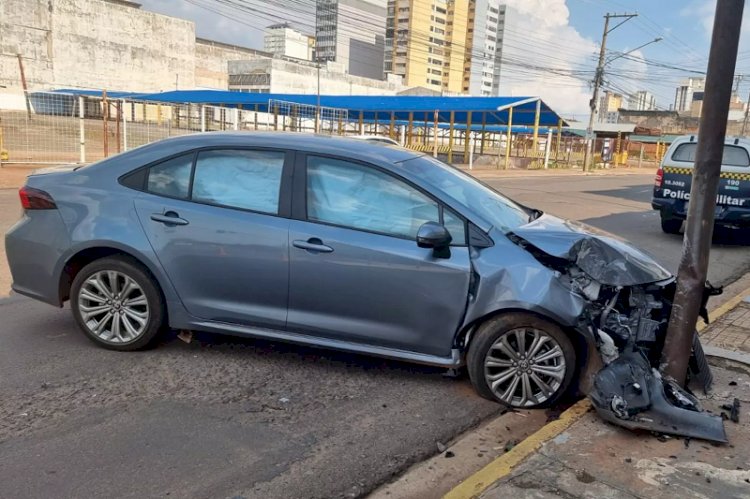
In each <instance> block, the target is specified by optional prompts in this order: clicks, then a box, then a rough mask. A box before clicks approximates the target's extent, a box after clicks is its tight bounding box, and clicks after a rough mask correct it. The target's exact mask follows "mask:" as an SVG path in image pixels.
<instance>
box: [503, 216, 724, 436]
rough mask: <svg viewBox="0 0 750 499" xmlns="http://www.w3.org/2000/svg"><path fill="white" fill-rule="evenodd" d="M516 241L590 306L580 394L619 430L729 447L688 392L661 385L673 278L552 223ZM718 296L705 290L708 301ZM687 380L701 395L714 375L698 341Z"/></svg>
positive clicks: (716, 422) (537, 224)
mask: <svg viewBox="0 0 750 499" xmlns="http://www.w3.org/2000/svg"><path fill="white" fill-rule="evenodd" d="M511 240H512V241H513V242H514V243H516V244H517V245H519V246H521V247H523V248H524V249H526V250H527V251H528V252H530V253H531V254H532V255H533V256H534V257H535V258H536V259H537V260H538V261H539V262H541V263H542V264H544V265H545V266H547V267H548V268H551V269H553V270H555V271H557V276H558V279H559V280H560V282H561V283H563V285H564V286H566V287H567V288H568V289H570V291H571V292H572V293H575V294H577V295H579V296H582V297H585V299H586V303H587V306H586V307H585V308H584V311H583V312H582V313H581V315H580V316H579V318H578V321H579V322H578V325H577V326H575V329H576V330H577V331H578V332H579V333H580V334H581V336H582V337H583V338H584V340H585V344H586V350H587V352H586V353H587V355H586V357H585V358H586V362H585V364H584V365H583V366H582V367H581V372H580V376H579V390H580V391H581V392H582V393H583V394H585V395H588V396H589V398H590V399H591V401H592V402H593V405H594V407H595V408H596V410H597V413H598V414H599V415H600V416H601V417H602V418H603V419H605V420H607V421H610V422H612V423H614V424H617V425H620V426H623V427H626V428H631V429H644V430H648V431H654V432H660V433H670V434H676V435H684V436H688V437H695V438H703V439H707V440H712V441H717V442H726V434H725V432H724V426H723V421H722V419H721V418H720V417H718V416H713V415H711V414H708V413H706V412H704V411H703V410H702V409H701V407H700V404H699V403H698V401H697V400H696V399H695V397H693V396H692V395H691V393H690V392H689V391H687V390H685V389H683V388H681V387H680V386H679V385H678V384H676V383H674V382H672V381H671V380H667V379H665V378H663V377H662V376H661V375H660V373H659V371H658V366H659V363H660V361H661V355H662V350H663V347H664V340H665V337H666V331H667V324H668V322H669V319H670V314H671V310H672V301H673V298H674V293H675V279H674V277H673V276H672V275H671V274H670V273H669V272H668V271H666V270H665V269H664V268H663V267H661V266H660V265H659V264H658V263H657V262H656V261H654V260H653V259H652V258H651V257H649V256H648V255H646V254H645V253H643V252H641V251H640V250H637V249H635V248H633V247H632V246H630V245H629V244H627V243H625V242H623V241H620V240H617V239H615V238H612V237H609V236H606V235H600V234H595V233H592V232H587V231H586V230H585V229H582V228H581V227H579V226H577V225H574V224H571V223H570V222H563V221H560V220H559V219H555V218H554V217H541V218H540V219H539V220H538V221H534V222H532V223H531V224H529V225H527V226H524V227H523V228H521V229H519V230H516V231H514V233H513V234H512V235H511ZM719 293H721V289H717V288H713V287H711V286H710V285H707V286H706V288H705V289H704V292H703V301H702V310H701V311H700V315H701V316H702V317H704V319H707V313H706V310H705V306H706V302H707V300H708V297H709V296H711V295H714V294H719ZM689 365H690V372H689V380H690V381H691V384H693V385H698V386H700V387H701V388H702V389H703V390H704V391H706V390H708V389H709V388H710V386H711V380H712V377H711V371H710V368H709V366H708V363H707V362H706V359H705V356H704V355H703V350H702V347H701V344H700V340H699V339H698V336H697V334H696V335H695V337H694V340H693V355H692V358H691V360H690V364H689Z"/></svg>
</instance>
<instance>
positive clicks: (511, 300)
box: [464, 230, 586, 327]
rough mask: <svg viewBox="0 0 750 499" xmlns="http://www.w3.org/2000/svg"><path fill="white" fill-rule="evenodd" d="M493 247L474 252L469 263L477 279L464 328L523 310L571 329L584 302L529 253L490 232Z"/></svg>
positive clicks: (499, 234)
mask: <svg viewBox="0 0 750 499" xmlns="http://www.w3.org/2000/svg"><path fill="white" fill-rule="evenodd" d="M490 237H492V239H493V241H495V245H494V246H492V247H490V248H482V249H473V252H474V254H473V255H472V263H473V265H474V269H475V272H476V273H477V274H478V275H479V283H478V287H477V290H476V292H475V297H474V298H473V299H472V300H471V301H470V302H469V306H468V308H467V313H466V317H465V319H464V327H466V326H468V325H470V324H472V323H474V322H476V321H477V320H479V319H481V318H483V317H485V316H487V315H490V314H493V313H496V312H497V311H499V310H526V311H529V312H533V313H536V314H539V315H542V316H545V317H548V318H550V319H552V320H554V321H555V322H557V323H559V324H561V325H563V326H573V325H575V323H576V319H577V317H578V316H579V315H580V314H581V311H582V310H583V307H584V305H585V303H586V302H585V299H584V298H583V297H582V296H580V295H578V294H575V293H572V292H571V290H570V288H567V287H565V286H564V285H563V283H562V281H560V279H559V274H558V273H557V272H555V271H554V270H551V269H549V268H547V267H545V266H544V265H541V264H540V263H539V262H538V261H537V260H536V259H535V258H534V257H533V256H532V255H531V254H530V253H529V252H527V251H525V250H524V249H523V248H521V247H519V246H518V245H516V244H514V243H513V242H511V241H510V240H509V239H508V238H507V237H506V236H505V234H503V233H502V232H500V231H497V230H493V231H491V232H490Z"/></svg>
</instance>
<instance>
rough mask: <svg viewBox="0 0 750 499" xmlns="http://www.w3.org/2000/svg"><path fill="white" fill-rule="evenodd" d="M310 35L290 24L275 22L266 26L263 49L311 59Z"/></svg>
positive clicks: (273, 52) (281, 54) (277, 53)
mask: <svg viewBox="0 0 750 499" xmlns="http://www.w3.org/2000/svg"><path fill="white" fill-rule="evenodd" d="M309 45H310V42H309V36H308V35H303V34H302V33H300V32H299V31H297V30H296V29H294V28H292V27H291V26H289V25H288V24H286V23H285V24H273V25H271V26H268V27H267V28H266V32H265V35H264V37H263V50H265V51H266V52H270V53H271V54H273V55H275V56H285V57H296V58H297V59H306V60H309V59H310V46H309Z"/></svg>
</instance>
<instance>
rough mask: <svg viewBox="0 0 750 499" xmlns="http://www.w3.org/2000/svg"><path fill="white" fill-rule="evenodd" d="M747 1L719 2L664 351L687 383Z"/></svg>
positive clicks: (665, 365) (665, 362)
mask: <svg viewBox="0 0 750 499" xmlns="http://www.w3.org/2000/svg"><path fill="white" fill-rule="evenodd" d="M744 5H745V2H744V0H719V1H717V2H716V17H715V18H714V27H713V34H712V36H711V51H710V54H709V57H708V71H707V75H706V90H705V93H704V96H703V113H702V116H701V121H700V128H699V131H698V145H697V149H696V152H695V168H694V170H693V185H692V187H691V188H690V203H688V217H687V228H686V229H685V237H684V239H683V249H682V258H681V259H680V268H679V271H678V272H677V290H676V292H675V297H674V305H673V306H672V316H671V317H670V321H669V326H668V328H667V338H666V342H665V344H664V351H663V353H662V364H661V370H662V372H663V373H664V374H665V375H666V376H669V377H671V378H673V379H674V380H676V381H677V382H678V383H680V384H684V383H685V378H686V374H687V367H688V361H689V359H690V353H691V348H692V344H693V335H694V334H695V323H696V321H697V320H698V310H699V308H700V305H701V298H702V294H703V288H704V286H705V284H706V273H707V271H708V255H709V251H710V249H711V236H712V234H713V228H714V209H715V206H716V195H717V193H718V190H719V175H720V174H721V159H722V155H723V152H724V138H725V135H726V130H727V117H728V116H729V102H730V99H731V97H732V81H733V79H734V68H735V65H736V62H737V45H738V43H739V39H740V28H741V26H742V11H743V8H744Z"/></svg>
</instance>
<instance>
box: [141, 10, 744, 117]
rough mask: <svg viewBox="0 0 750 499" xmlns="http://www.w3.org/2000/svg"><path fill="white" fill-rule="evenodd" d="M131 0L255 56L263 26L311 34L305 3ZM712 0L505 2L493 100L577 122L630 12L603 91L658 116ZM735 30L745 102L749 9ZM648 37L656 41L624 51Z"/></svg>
mask: <svg viewBox="0 0 750 499" xmlns="http://www.w3.org/2000/svg"><path fill="white" fill-rule="evenodd" d="M137 1H138V2H139V3H141V4H142V5H143V8H144V9H146V10H150V11H154V12H159V13H162V14H167V15H171V16H175V17H181V18H185V19H189V20H192V21H193V22H195V25H196V34H197V36H199V37H203V38H209V39H213V40H218V41H223V42H227V43H232V44H236V45H242V46H247V47H252V48H262V46H263V29H264V28H265V27H266V26H267V25H269V24H273V23H277V22H282V21H288V22H290V23H291V24H292V25H294V26H295V27H297V28H298V29H300V30H301V31H303V32H308V33H312V31H313V26H314V16H313V12H314V5H315V1H314V0H137ZM715 1H716V0H505V2H504V3H506V4H508V5H509V6H511V7H512V8H513V11H514V13H516V15H515V16H513V17H510V16H509V17H508V25H507V26H508V31H507V35H506V40H505V45H504V51H503V58H504V61H507V62H506V63H505V64H506V65H505V66H504V69H503V71H504V73H503V77H502V78H501V93H503V94H505V95H540V96H541V97H542V98H543V99H544V100H545V102H547V103H548V104H549V105H551V106H552V107H553V108H554V109H555V110H557V111H558V112H561V113H564V114H565V116H566V117H568V118H575V119H584V118H585V117H586V116H587V113H588V111H587V109H588V102H589V99H590V98H591V83H590V82H591V80H592V79H593V74H594V69H595V66H596V59H597V57H598V51H599V44H600V40H601V36H602V30H603V26H604V15H605V14H606V13H617V14H622V13H638V16H637V17H635V18H633V19H631V20H629V21H627V22H625V23H624V24H623V25H622V26H620V27H618V28H617V29H615V30H613V31H612V32H611V33H610V34H609V35H608V39H607V58H608V59H609V58H614V57H617V56H618V55H620V54H622V53H625V52H629V54H628V55H626V56H625V57H619V58H617V60H613V61H612V62H611V63H609V64H607V66H606V68H605V82H604V88H605V89H610V90H612V91H615V92H619V93H623V94H625V95H628V94H634V93H635V92H636V91H638V90H648V91H650V92H651V93H653V94H654V95H655V96H656V102H657V106H658V108H659V109H668V108H669V106H670V105H671V104H672V103H673V102H674V94H675V87H676V86H677V85H678V84H679V83H680V82H681V81H682V80H684V79H685V78H687V77H689V76H702V73H705V70H706V64H707V61H708V51H709V45H710V39H711V28H712V24H713V12H714V9H715V5H716V4H715ZM230 4H231V5H241V8H236V7H232V6H231V5H230ZM221 14H223V15H221ZM617 22H619V21H618V20H617V19H613V20H612V21H611V24H610V27H612V26H613V25H614V24H616V23H617ZM743 26H744V28H743V36H742V38H741V40H740V53H739V56H738V60H737V71H736V73H737V74H743V73H744V74H745V75H747V76H746V77H745V78H744V79H743V80H741V81H740V82H739V86H738V90H739V93H740V95H741V96H742V98H743V99H747V94H748V92H749V91H750V34H749V33H747V32H748V31H750V9H746V11H745V16H744V22H743ZM657 37H661V38H663V39H662V40H661V41H659V42H656V43H651V44H649V45H647V46H646V47H644V48H642V49H638V50H633V49H637V48H638V47H639V46H641V45H644V44H646V43H648V42H650V41H652V40H654V39H655V38H657ZM630 51H632V52H630Z"/></svg>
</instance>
